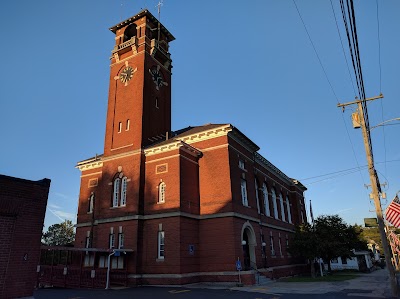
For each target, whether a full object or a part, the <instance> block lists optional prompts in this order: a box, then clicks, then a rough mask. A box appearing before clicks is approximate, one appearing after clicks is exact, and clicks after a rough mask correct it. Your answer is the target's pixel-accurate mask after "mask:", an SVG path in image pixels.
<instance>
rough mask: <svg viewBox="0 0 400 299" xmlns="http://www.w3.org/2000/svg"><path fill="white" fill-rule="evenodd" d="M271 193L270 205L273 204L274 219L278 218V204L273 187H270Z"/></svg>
mask: <svg viewBox="0 0 400 299" xmlns="http://www.w3.org/2000/svg"><path fill="white" fill-rule="evenodd" d="M271 195H272V205H273V206H274V217H275V219H278V218H279V217H278V204H277V203H276V193H275V189H273V188H272V189H271Z"/></svg>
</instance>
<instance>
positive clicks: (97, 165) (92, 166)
mask: <svg viewBox="0 0 400 299" xmlns="http://www.w3.org/2000/svg"><path fill="white" fill-rule="evenodd" d="M100 167H103V162H102V161H93V162H89V163H85V164H78V165H76V166H75V168H78V169H79V170H80V171H85V170H90V169H95V168H100Z"/></svg>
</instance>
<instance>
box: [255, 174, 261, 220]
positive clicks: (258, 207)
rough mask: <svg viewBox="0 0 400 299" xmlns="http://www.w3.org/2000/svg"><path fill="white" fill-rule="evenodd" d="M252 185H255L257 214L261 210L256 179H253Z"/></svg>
mask: <svg viewBox="0 0 400 299" xmlns="http://www.w3.org/2000/svg"><path fill="white" fill-rule="evenodd" d="M254 185H255V187H256V201H257V211H258V214H260V213H261V211H260V200H259V198H258V184H257V180H256V179H255V180H254Z"/></svg>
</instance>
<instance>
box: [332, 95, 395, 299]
mask: <svg viewBox="0 0 400 299" xmlns="http://www.w3.org/2000/svg"><path fill="white" fill-rule="evenodd" d="M380 98H383V95H382V94H381V95H379V96H377V97H373V98H368V99H361V100H356V101H353V102H349V103H345V104H338V105H337V106H338V107H342V108H343V109H344V107H345V106H348V105H352V104H357V106H358V110H357V112H358V120H359V123H360V126H361V128H362V135H363V139H364V147H365V153H366V156H367V161H368V172H369V178H370V180H371V187H372V196H373V199H374V204H375V210H376V216H377V218H378V227H379V233H380V235H381V239H382V246H383V251H384V253H385V261H386V267H387V268H388V271H389V279H390V285H391V289H392V295H393V296H394V297H396V298H397V297H398V296H399V290H398V285H397V280H396V274H395V272H394V268H393V265H392V261H391V259H390V255H391V253H390V251H389V245H388V240H387V236H386V232H385V223H384V220H383V213H382V207H381V201H380V195H379V192H380V186H379V185H378V184H379V181H378V177H377V174H376V171H375V166H374V161H373V157H372V145H371V144H370V142H369V140H370V138H369V137H370V135H369V128H367V125H366V123H365V115H364V108H363V105H362V104H363V103H366V102H367V101H373V100H376V99H380ZM353 120H354V117H353Z"/></svg>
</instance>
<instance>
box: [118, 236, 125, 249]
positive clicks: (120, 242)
mask: <svg viewBox="0 0 400 299" xmlns="http://www.w3.org/2000/svg"><path fill="white" fill-rule="evenodd" d="M124 239H125V237H124V233H119V234H118V249H123V248H124Z"/></svg>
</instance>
